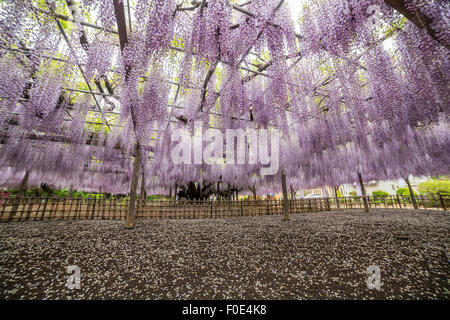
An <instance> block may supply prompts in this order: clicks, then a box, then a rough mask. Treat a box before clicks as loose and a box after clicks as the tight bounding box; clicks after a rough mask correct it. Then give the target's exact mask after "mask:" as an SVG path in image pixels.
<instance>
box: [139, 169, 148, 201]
mask: <svg viewBox="0 0 450 320" xmlns="http://www.w3.org/2000/svg"><path fill="white" fill-rule="evenodd" d="M146 196H147V192H146V191H145V174H144V172H142V180H141V195H140V198H141V199H145V197H146Z"/></svg>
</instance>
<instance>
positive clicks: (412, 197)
mask: <svg viewBox="0 0 450 320" xmlns="http://www.w3.org/2000/svg"><path fill="white" fill-rule="evenodd" d="M403 179H404V180H405V182H406V184H407V185H408V189H409V194H410V195H411V201H412V204H413V206H414V209H419V206H418V205H417V201H416V196H415V195H414V190H413V188H412V187H411V183H410V182H409V178H408V177H406V178H403Z"/></svg>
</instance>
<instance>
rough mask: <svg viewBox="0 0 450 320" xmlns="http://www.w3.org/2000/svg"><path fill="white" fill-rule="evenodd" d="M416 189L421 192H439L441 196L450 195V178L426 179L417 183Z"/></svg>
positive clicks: (434, 193)
mask: <svg viewBox="0 0 450 320" xmlns="http://www.w3.org/2000/svg"><path fill="white" fill-rule="evenodd" d="M417 189H418V190H419V192H420V193H421V194H433V195H436V194H437V193H440V194H441V195H442V196H447V197H448V196H450V180H428V181H425V182H422V183H419V185H418V186H417Z"/></svg>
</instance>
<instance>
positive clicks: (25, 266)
mask: <svg viewBox="0 0 450 320" xmlns="http://www.w3.org/2000/svg"><path fill="white" fill-rule="evenodd" d="M449 229H450V220H449V217H448V213H444V212H443V211H439V212H438V211H427V210H420V211H414V210H398V209H372V210H371V212H370V213H369V214H366V213H364V211H363V210H361V209H353V210H347V211H344V210H342V211H332V212H310V213H300V214H295V215H292V216H291V220H290V221H288V222H283V221H282V216H258V217H232V218H218V219H198V220H197V219H192V220H138V221H136V226H135V228H134V229H131V230H126V229H125V228H124V222H123V221H114V220H113V221H111V220H99V221H96V220H94V221H29V222H25V221H24V222H10V223H1V224H0V299H449V297H450V285H449V280H450V278H449V253H450V252H449V237H448V235H449ZM71 265H76V266H78V267H79V269H80V275H81V281H80V283H81V288H80V289H76V288H75V289H69V288H67V287H66V283H67V280H68V278H69V277H70V274H69V273H67V267H68V266H71ZM369 266H376V267H378V268H379V270H380V280H381V287H380V290H377V289H371V290H370V289H368V287H367V283H366V280H367V279H368V278H369V276H370V274H369V273H367V268H368V267H369Z"/></svg>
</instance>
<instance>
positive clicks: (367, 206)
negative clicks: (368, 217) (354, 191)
mask: <svg viewBox="0 0 450 320" xmlns="http://www.w3.org/2000/svg"><path fill="white" fill-rule="evenodd" d="M358 180H359V185H360V187H361V193H362V196H363V202H364V211H365V212H366V213H368V212H369V203H368V202H367V196H366V188H364V183H363V180H362V176H361V172H359V171H358Z"/></svg>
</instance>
